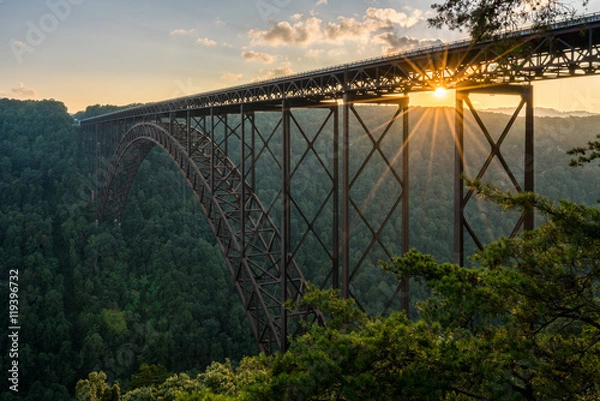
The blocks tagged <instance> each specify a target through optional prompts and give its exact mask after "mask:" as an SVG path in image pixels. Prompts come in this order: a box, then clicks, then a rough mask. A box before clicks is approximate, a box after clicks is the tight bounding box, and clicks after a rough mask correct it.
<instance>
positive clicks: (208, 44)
mask: <svg viewBox="0 0 600 401" xmlns="http://www.w3.org/2000/svg"><path fill="white" fill-rule="evenodd" d="M196 43H198V44H199V45H201V46H205V47H212V46H216V45H217V42H215V41H214V40H212V39H209V38H198V39H196Z"/></svg>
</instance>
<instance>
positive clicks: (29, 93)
mask: <svg viewBox="0 0 600 401" xmlns="http://www.w3.org/2000/svg"><path fill="white" fill-rule="evenodd" d="M10 91H11V92H12V93H14V94H15V95H17V97H20V98H32V97H38V93H37V92H36V91H35V90H34V89H31V88H28V87H26V86H25V85H23V82H19V85H18V86H17V87H16V88H12V89H11V90H10Z"/></svg>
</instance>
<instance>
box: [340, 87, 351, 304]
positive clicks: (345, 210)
mask: <svg viewBox="0 0 600 401" xmlns="http://www.w3.org/2000/svg"><path fill="white" fill-rule="evenodd" d="M343 103H344V104H343V115H342V124H343V125H342V298H344V299H348V298H349V297H350V106H351V103H350V96H349V95H348V93H345V94H344V97H343Z"/></svg>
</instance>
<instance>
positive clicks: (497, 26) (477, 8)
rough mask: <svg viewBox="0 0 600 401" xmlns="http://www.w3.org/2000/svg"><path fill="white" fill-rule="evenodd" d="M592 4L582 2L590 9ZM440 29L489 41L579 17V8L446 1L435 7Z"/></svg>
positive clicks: (556, 1) (527, 0)
mask: <svg viewBox="0 0 600 401" xmlns="http://www.w3.org/2000/svg"><path fill="white" fill-rule="evenodd" d="M588 2H589V1H588V0H581V2H580V3H581V4H582V5H583V6H586V5H587V3H588ZM431 8H433V9H434V10H435V12H436V13H437V14H436V15H435V16H434V17H433V18H430V19H429V24H430V25H431V26H433V27H436V28H442V27H444V26H446V27H448V28H450V29H459V30H463V29H464V30H466V31H468V32H469V34H470V35H471V37H472V38H474V39H487V38H489V37H490V36H492V35H495V34H498V33H502V32H503V31H506V30H511V29H516V28H520V27H521V26H523V25H525V24H536V25H546V24H549V23H552V22H555V21H556V20H558V19H566V18H569V17H573V16H574V15H575V6H574V5H573V4H572V3H570V2H566V1H561V0H549V1H539V0H498V1H486V0H475V1H473V0H446V1H444V2H443V3H436V4H433V5H432V6H431Z"/></svg>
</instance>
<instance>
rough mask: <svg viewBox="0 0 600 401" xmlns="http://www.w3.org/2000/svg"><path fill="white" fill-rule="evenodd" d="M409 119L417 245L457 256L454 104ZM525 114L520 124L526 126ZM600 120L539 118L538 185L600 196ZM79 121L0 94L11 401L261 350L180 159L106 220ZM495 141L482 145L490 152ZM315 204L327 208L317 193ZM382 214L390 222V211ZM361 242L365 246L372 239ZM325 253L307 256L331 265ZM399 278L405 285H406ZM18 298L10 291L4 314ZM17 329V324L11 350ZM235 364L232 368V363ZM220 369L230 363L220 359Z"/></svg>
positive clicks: (559, 193)
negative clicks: (584, 152)
mask: <svg viewBox="0 0 600 401" xmlns="http://www.w3.org/2000/svg"><path fill="white" fill-rule="evenodd" d="M107 110H113V109H112V108H108V109H103V108H101V107H94V108H91V109H90V110H88V112H89V113H88V115H89V114H95V113H98V112H103V111H107ZM361 112H362V113H365V114H367V115H369V117H368V118H372V119H373V120H377V118H379V115H378V114H379V113H384V112H386V113H387V112H388V111H386V110H384V111H381V110H379V109H377V108H374V107H371V108H369V110H367V111H361ZM81 117H85V114H80V115H78V118H81ZM410 118H411V122H410V126H411V130H412V134H411V138H412V139H411V145H410V146H411V147H410V149H411V150H410V152H411V155H410V157H411V191H412V192H411V205H412V206H411V207H412V209H411V246H413V247H415V248H417V249H418V250H420V251H423V252H426V253H431V254H434V255H435V256H436V257H437V258H438V259H439V260H449V259H450V252H451V233H452V215H451V211H452V190H453V187H452V179H451V174H452V171H453V170H452V166H453V164H452V163H453V157H454V150H453V140H452V134H451V133H452V129H453V124H454V121H453V114H452V112H451V111H450V110H449V109H443V108H440V109H425V108H415V109H412V110H411V114H410ZM484 118H485V120H486V122H488V124H489V125H490V126H492V127H495V129H496V130H498V129H500V130H501V129H502V127H503V124H504V122H505V121H506V119H507V118H508V117H507V116H505V115H501V114H494V113H484ZM469 124H471V125H472V122H469ZM523 124H524V122H523V120H522V119H518V120H517V123H516V125H517V126H522V125H523ZM599 125H600V117H586V118H539V119H537V120H536V170H537V173H538V174H537V182H536V190H537V191H539V192H540V193H542V194H545V195H548V196H549V197H551V198H553V199H561V198H569V199H571V200H575V201H581V202H586V203H588V204H592V203H594V202H595V201H596V198H597V197H598V194H597V191H596V189H597V188H598V184H599V183H600V179H599V176H600V174H599V173H598V171H597V170H595V169H585V170H573V169H569V168H568V167H567V165H568V161H569V157H568V156H567V155H566V151H567V150H568V149H570V148H572V147H575V146H581V145H583V144H585V143H586V142H587V141H588V140H591V139H593V137H594V135H595V133H596V131H597V127H598V126H599ZM78 129H79V128H78V127H77V126H75V125H73V119H72V117H71V116H69V115H68V113H67V111H66V109H65V107H64V105H62V104H61V103H59V102H55V101H42V102H31V101H27V102H18V101H10V100H0V174H1V176H2V179H1V180H0V261H1V262H0V268H1V274H2V276H1V277H0V281H1V282H2V286H3V288H4V289H5V290H6V289H7V288H8V283H7V280H8V272H9V271H11V270H18V272H19V275H18V276H19V293H18V295H19V323H20V326H21V330H20V336H19V350H18V362H19V369H20V370H19V375H20V376H19V377H20V382H19V394H20V395H21V397H20V398H17V397H14V395H13V394H12V393H9V392H4V391H3V393H2V395H1V396H0V400H2V401H4V400H13V399H26V400H39V399H45V400H61V399H71V397H72V396H73V393H74V391H75V384H76V383H77V381H78V380H80V379H85V378H87V377H88V373H89V372H93V371H100V370H101V371H103V372H105V373H106V375H107V380H108V382H110V383H113V382H115V381H118V382H119V383H120V386H121V388H122V390H123V392H124V391H125V390H126V389H128V388H129V384H130V382H131V381H132V377H134V380H133V382H134V383H135V380H136V379H135V377H137V380H138V381H139V379H140V369H142V373H144V372H146V373H148V369H150V370H151V369H158V370H159V371H160V372H162V373H161V374H162V375H163V376H165V375H168V373H169V372H187V374H189V375H190V376H191V377H194V376H195V374H196V373H198V372H202V371H204V369H205V367H206V366H208V365H209V364H210V363H211V362H212V361H218V362H225V360H226V358H229V359H230V360H231V361H233V364H234V365H236V364H237V363H238V362H239V361H240V360H241V359H242V358H243V357H244V356H245V355H254V354H256V353H257V349H256V347H255V345H254V343H253V337H252V335H251V333H250V330H249V325H248V323H247V321H246V316H245V313H244V311H243V309H242V307H241V305H240V302H239V300H238V297H237V294H236V292H235V290H234V286H233V282H232V278H231V277H230V276H229V273H228V271H227V270H226V269H225V268H224V264H223V261H222V256H221V255H220V253H219V250H218V248H217V246H216V244H215V241H214V238H213V237H212V234H211V233H210V229H209V227H208V225H207V223H206V221H205V220H204V217H203V216H202V214H201V212H200V210H199V207H198V205H197V201H196V199H195V198H194V197H193V195H192V193H191V191H190V190H189V188H188V187H187V185H186V183H185V182H184V180H183V179H182V178H181V177H180V174H179V172H178V171H177V170H176V169H175V168H174V166H173V164H172V162H171V160H170V159H169V158H168V157H167V156H166V155H164V154H163V153H161V152H160V151H159V150H158V149H155V150H153V151H152V152H151V153H150V154H149V156H148V158H147V159H146V160H145V161H144V162H143V164H142V166H141V168H140V171H139V173H138V176H137V177H136V180H135V182H134V185H133V187H132V190H131V192H130V197H129V200H128V204H127V208H126V211H125V214H124V219H123V222H122V224H120V225H111V224H103V225H99V224H98V223H97V222H96V219H95V214H94V210H93V208H92V207H91V204H90V200H91V199H90V198H91V194H90V192H89V188H90V185H89V184H90V182H89V181H90V180H89V178H88V177H87V172H86V171H85V169H84V167H83V166H86V165H87V163H86V161H85V160H83V159H82V156H83V155H82V154H81V153H80V149H79V147H78ZM396 141H397V139H396ZM521 141H522V138H520V137H519V136H518V135H517V136H515V137H514V138H512V137H511V138H510V139H507V142H506V144H505V146H506V149H513V148H514V149H517V150H518V149H520V148H519V147H520V146H522V145H521V144H520V142H521ZM356 143H357V145H356V146H357V147H358V146H359V145H358V143H359V142H356ZM487 146H488V147H487V148H486V147H485V146H483V147H482V149H484V150H486V152H488V151H489V144H488V145H487ZM367 151H368V150H367ZM505 152H507V154H510V153H511V152H510V150H506V151H505ZM514 153H518V152H516V151H515V152H514ZM486 156H487V155H486ZM516 173H519V172H518V171H517V172H516ZM378 174H379V171H375V170H374V171H373V172H369V174H368V175H367V179H365V180H364V182H365V183H367V184H368V183H370V184H369V185H371V184H372V183H373V182H377V180H378V178H379V177H378ZM492 177H493V176H492ZM308 178H310V177H308ZM500 181H501V180H500ZM370 189H371V188H370V187H369V188H365V193H367V194H368V193H369V191H370ZM384 189H385V187H384ZM382 191H383V190H382ZM264 192H267V191H266V190H265V191H264ZM318 192H319V191H318V190H315V191H314V193H318ZM307 193H309V192H307ZM311 193H312V192H311ZM382 193H385V192H384V191H383V192H382ZM302 202H305V203H306V208H307V209H311V208H312V209H313V210H314V209H318V205H317V206H315V205H314V204H313V203H314V202H313V200H312V199H310V196H306V197H305V198H303V200H302ZM369 213H373V215H374V216H375V217H374V218H379V219H381V217H380V216H376V214H377V208H373V210H372V211H369ZM496 218H497V217H496ZM486 223H487V224H489V225H491V226H494V225H501V224H498V221H497V220H489V221H487V222H486ZM294 235H297V233H295V234H294ZM353 240H354V241H356V246H360V241H363V240H364V239H363V238H361V237H360V236H356V237H354V239H353ZM308 251H310V250H307V252H308ZM313 256H314V255H309V254H300V255H298V257H299V259H300V260H302V259H304V260H310V261H311V263H314V264H318V263H319V262H318V258H315V257H313ZM307 269H309V270H311V271H313V272H318V271H319V270H320V269H322V267H321V266H307ZM307 275H309V276H310V275H311V273H308V274H307ZM314 276H318V274H317V273H314ZM377 277H379V276H377ZM373 280H374V279H372V280H370V279H369V277H365V278H364V281H362V283H364V288H357V289H356V291H357V292H360V293H361V294H364V295H363V296H369V294H373V293H375V292H376V291H375V290H379V287H373V288H371V287H372V281H373ZM383 284H386V283H382V285H383ZM386 285H387V287H389V288H388V289H393V283H391V284H390V283H387V284H386ZM3 294H6V292H5V291H3ZM416 295H417V296H418V297H421V298H422V297H424V296H425V293H424V292H421V293H419V294H416ZM7 304H8V297H7V296H6V295H3V296H2V305H3V308H4V310H7V309H8V305H7ZM8 334H9V333H8V326H7V325H6V324H5V325H4V326H3V327H2V333H1V335H2V340H0V341H1V342H0V344H1V347H2V349H3V350H6V349H8V345H9V344H8V341H9V339H8ZM10 362H11V360H9V358H8V355H7V354H6V353H3V355H2V366H3V367H6V369H8V366H9V363H10ZM250 362H252V363H255V364H256V363H258V362H257V361H250ZM250 362H248V363H250ZM282 363H283V362H282ZM144 364H145V365H144ZM259 365H260V364H259ZM143 366H145V367H143ZM151 366H154V368H152V367H151ZM225 366H226V367H227V366H229V367H227V368H226V369H225V371H226V373H227V372H229V371H227V369H232V370H231V372H233V368H232V367H231V366H230V365H225ZM244 366H245V367H244ZM282 366H283V365H282ZM255 367H256V366H255ZM213 368H214V370H215V371H218V370H219V369H221V370H222V366H221V365H213ZM286 368H289V366H287V367H286ZM6 369H5V370H6ZM144 369H146V370H144ZM244 369H248V370H250V368H249V367H248V366H246V365H243V368H242V369H241V371H242V372H243V371H244ZM282 369H283V367H282ZM136 373H137V374H138V375H137V376H135V375H136ZM224 374H225V373H224ZM227 374H229V373H227ZM231 374H233V373H231ZM253 374H255V373H253ZM142 376H143V375H142ZM217 376H218V375H217ZM165 377H166V376H165ZM180 379H181V382H182V383H183V382H185V380H186V379H185V378H180ZM142 382H143V380H142ZM148 382H152V380H149V381H146V383H148ZM188 384H189V383H188ZM192 384H193V383H192ZM173 386H175V384H174V385H173ZM131 399H135V398H131Z"/></svg>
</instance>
